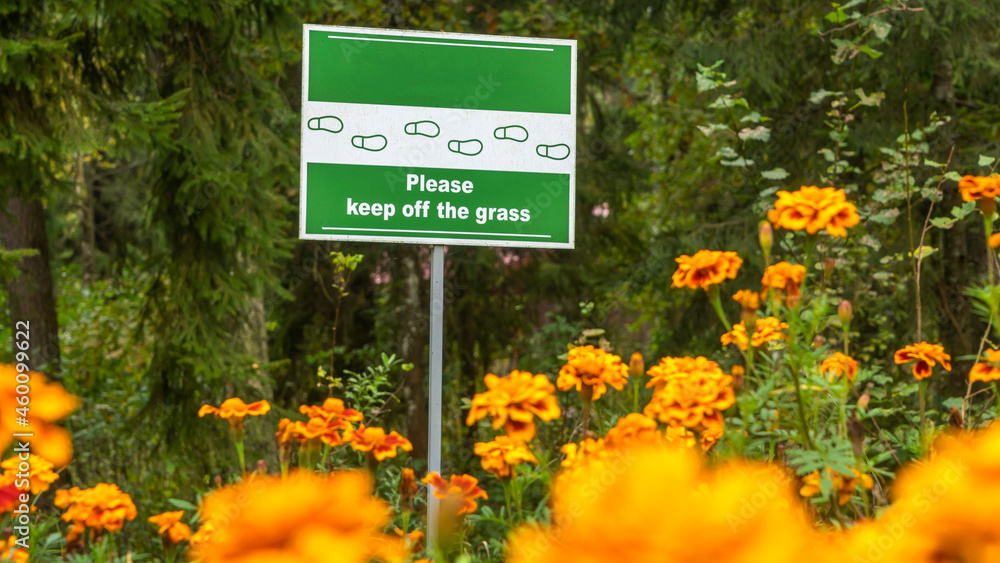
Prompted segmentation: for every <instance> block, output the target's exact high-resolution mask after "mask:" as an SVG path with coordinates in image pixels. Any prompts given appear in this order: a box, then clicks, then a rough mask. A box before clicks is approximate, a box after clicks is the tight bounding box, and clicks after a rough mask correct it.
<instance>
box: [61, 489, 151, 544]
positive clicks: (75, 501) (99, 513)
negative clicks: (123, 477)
mask: <svg viewBox="0 0 1000 563" xmlns="http://www.w3.org/2000/svg"><path fill="white" fill-rule="evenodd" d="M55 505H56V506H57V507H59V508H65V509H66V510H65V512H63V514H62V519H63V520H64V521H66V522H73V523H74V524H75V527H76V531H77V532H78V533H79V532H80V531H81V527H87V528H90V530H91V533H92V534H94V535H95V536H96V535H100V534H101V533H103V532H117V531H118V530H120V529H121V528H122V525H123V524H124V523H125V520H135V517H136V515H137V511H136V508H135V504H134V503H133V502H132V497H130V496H129V495H128V494H126V493H124V492H122V491H121V489H119V488H118V485H115V484H108V483H98V484H97V485H96V486H94V487H93V488H90V489H80V488H78V487H73V488H71V489H60V490H58V491H56V499H55ZM67 541H70V539H69V538H67Z"/></svg>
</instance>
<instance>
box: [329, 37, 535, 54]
mask: <svg viewBox="0 0 1000 563" xmlns="http://www.w3.org/2000/svg"><path fill="white" fill-rule="evenodd" d="M327 37H329V38H330V39H351V40H353V41H381V42H383V43H416V44H418V45H446V46H448V47H480V48H483V49H517V50H519V51H552V50H553V49H549V48H546V47H508V46H506V45H475V44H473V43H445V42H443V41H408V40H406V39H375V38H373V37H346V36H343V35H328V36H327Z"/></svg>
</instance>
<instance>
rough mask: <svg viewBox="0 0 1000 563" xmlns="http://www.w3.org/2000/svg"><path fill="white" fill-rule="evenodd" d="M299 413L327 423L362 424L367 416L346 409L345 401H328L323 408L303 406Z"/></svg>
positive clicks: (324, 402)
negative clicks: (342, 421)
mask: <svg viewBox="0 0 1000 563" xmlns="http://www.w3.org/2000/svg"><path fill="white" fill-rule="evenodd" d="M299 412H300V413H302V414H304V415H306V416H308V417H309V418H322V419H324V420H326V421H327V422H331V421H334V420H348V421H351V422H361V421H362V420H364V419H365V416H364V415H363V414H361V412H360V411H356V410H354V409H348V408H345V407H344V401H341V400H340V399H332V398H331V399H327V400H325V401H323V404H322V405H321V406H311V405H302V406H300V407H299Z"/></svg>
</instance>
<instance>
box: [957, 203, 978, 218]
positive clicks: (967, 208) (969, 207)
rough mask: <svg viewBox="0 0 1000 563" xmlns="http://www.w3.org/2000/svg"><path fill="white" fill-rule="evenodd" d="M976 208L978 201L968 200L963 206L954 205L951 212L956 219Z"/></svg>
mask: <svg viewBox="0 0 1000 563" xmlns="http://www.w3.org/2000/svg"><path fill="white" fill-rule="evenodd" d="M975 208H976V202H974V201H967V202H965V203H963V204H962V206H961V207H957V206H956V207H952V208H951V214H952V216H953V217H955V218H956V219H963V218H965V217H966V216H967V215H968V214H969V213H972V211H973V210H974V209H975Z"/></svg>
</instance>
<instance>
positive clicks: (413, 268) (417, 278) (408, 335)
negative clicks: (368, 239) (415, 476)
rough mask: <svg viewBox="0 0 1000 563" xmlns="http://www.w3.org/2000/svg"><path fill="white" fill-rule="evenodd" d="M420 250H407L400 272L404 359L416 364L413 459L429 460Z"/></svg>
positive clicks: (409, 401) (407, 398)
mask: <svg viewBox="0 0 1000 563" xmlns="http://www.w3.org/2000/svg"><path fill="white" fill-rule="evenodd" d="M418 248H419V247H416V246H407V247H406V248H405V249H404V250H403V256H402V259H401V266H402V268H400V270H401V273H402V279H401V283H402V306H401V307H400V308H399V312H400V319H401V320H400V324H401V327H400V328H401V329H402V339H401V342H400V348H401V351H402V356H403V358H405V359H406V361H407V362H410V363H412V364H413V369H412V370H410V371H408V372H406V379H405V383H404V385H403V400H404V402H405V403H406V409H407V413H406V414H407V416H406V418H407V427H408V428H407V434H408V435H407V438H409V440H410V443H412V444H413V457H414V458H417V459H424V460H426V459H427V390H426V386H427V381H426V379H427V378H426V370H425V366H426V361H425V359H424V343H426V342H427V333H428V330H429V327H428V326H427V317H426V316H425V315H424V314H423V311H424V307H423V306H422V301H421V298H420V296H421V288H422V286H423V284H422V283H421V281H422V278H423V276H422V271H421V268H420V259H419V255H418Z"/></svg>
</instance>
